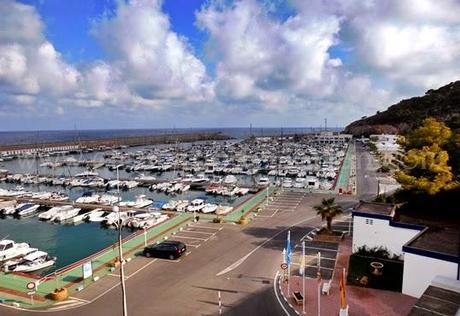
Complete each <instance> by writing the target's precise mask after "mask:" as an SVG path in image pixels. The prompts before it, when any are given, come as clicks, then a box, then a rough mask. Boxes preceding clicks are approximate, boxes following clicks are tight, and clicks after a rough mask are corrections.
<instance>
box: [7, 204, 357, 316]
mask: <svg viewBox="0 0 460 316" xmlns="http://www.w3.org/2000/svg"><path fill="white" fill-rule="evenodd" d="M323 197H324V195H306V196H305V197H304V198H303V199H302V201H301V202H300V204H299V205H298V206H297V208H296V209H295V210H293V211H292V210H291V211H279V212H276V214H275V215H273V216H271V217H270V216H266V217H259V218H256V219H255V220H254V221H253V222H252V223H251V224H250V225H248V226H246V227H241V226H238V225H234V224H223V225H220V226H222V227H223V228H222V230H220V231H218V232H217V233H216V234H215V235H213V236H212V238H210V239H209V240H207V241H206V242H203V243H202V244H201V245H200V246H199V247H198V248H194V247H190V249H191V253H190V254H189V255H187V256H185V257H183V258H181V260H180V261H166V260H155V261H153V260H154V259H148V258H143V257H139V258H136V259H135V260H134V261H133V262H132V263H129V264H128V266H127V270H130V269H131V271H128V273H127V275H128V276H130V275H131V274H132V273H134V274H132V275H131V276H130V277H129V278H128V279H127V281H126V285H127V298H128V299H127V301H128V313H129V315H134V316H141V315H218V294H217V293H218V291H220V292H221V295H222V302H223V309H224V314H225V315H267V316H270V315H285V312H284V311H283V309H282V307H281V306H280V304H279V303H278V300H277V298H276V296H275V294H274V290H273V282H274V275H275V273H276V271H277V270H278V269H279V266H280V263H281V260H282V249H283V247H284V245H285V240H286V236H287V230H291V238H292V241H293V245H295V244H296V243H298V242H299V240H300V238H302V237H303V236H304V235H305V234H306V233H308V232H309V231H310V230H311V229H312V228H313V227H315V226H316V225H318V224H319V223H320V219H319V218H318V217H317V216H316V214H315V212H314V211H313V210H312V208H311V206H312V205H315V204H317V203H318V202H320V200H321V198H323ZM338 199H339V200H347V201H345V202H344V207H349V205H351V204H352V203H355V201H353V199H352V198H350V197H338ZM289 209H292V208H289ZM199 224H200V225H203V226H205V225H211V227H219V226H212V225H217V224H211V223H199ZM187 236H193V234H191V235H187ZM146 264H148V265H146ZM130 265H131V266H135V267H143V269H142V270H140V271H138V272H136V271H132V270H133V268H132V267H131V268H130V267H129V266H130ZM105 278H112V279H113V284H114V288H113V289H112V290H110V291H108V292H107V293H105V294H104V295H102V296H100V297H99V298H98V299H97V300H95V301H93V302H91V303H89V304H86V305H83V306H80V307H78V308H75V309H70V310H61V311H54V312H44V313H43V312H42V313H40V314H42V315H85V316H93V315H113V316H118V315H122V310H121V300H120V290H119V286H116V284H117V283H118V278H117V276H116V275H111V276H110V275H109V276H106V277H105ZM109 281H110V280H109ZM92 286H93V285H92ZM92 286H89V287H88V288H87V289H85V290H84V291H83V292H81V294H82V296H81V297H80V298H82V297H84V298H85V299H88V300H92V299H93V298H92V297H91V292H92V289H91V287H92ZM0 315H2V316H10V315H36V313H33V312H27V311H17V310H13V309H7V308H0Z"/></svg>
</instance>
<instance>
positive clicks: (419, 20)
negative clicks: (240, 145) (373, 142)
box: [0, 0, 460, 130]
mask: <svg viewBox="0 0 460 316" xmlns="http://www.w3.org/2000/svg"><path fill="white" fill-rule="evenodd" d="M414 1H415V0H382V1H378V2H370V3H367V4H366V5H363V2H362V1H358V0H347V1H340V0H326V1H322V0H310V1H303V0H289V1H283V0H226V1H222V0H202V1H201V0H200V1H199V0H164V1H161V0H119V1H115V0H103V1H81V0H80V1H78V0H66V1H62V0H4V1H2V2H1V3H0V14H1V15H2V17H5V18H4V19H2V20H1V21H0V28H1V29H2V32H0V124H1V125H0V126H1V128H0V129H3V130H23V129H62V128H69V127H70V128H72V127H73V126H74V125H78V126H79V127H81V128H114V127H123V128H149V127H152V128H161V127H171V126H177V127H207V126H209V127H219V126H226V127H231V126H248V125H249V124H251V123H252V124H253V126H319V125H320V124H321V123H322V122H323V121H324V118H325V117H327V118H328V121H329V122H330V125H331V126H336V125H338V126H345V125H346V124H348V123H349V122H351V121H353V120H355V119H357V118H359V117H361V116H362V115H372V114H373V113H375V112H376V111H379V110H383V109H385V108H386V107H388V106H389V105H391V104H393V103H395V102H397V101H399V100H400V99H401V98H406V97H410V96H414V95H418V94H423V93H424V92H425V91H426V90H428V89H431V88H436V87H439V86H442V85H444V84H446V83H448V82H450V81H453V80H457V79H458V74H459V73H460V61H459V60H460V49H459V48H460V31H459V30H460V18H459V17H460V4H459V3H458V1H455V0H440V1H434V0H423V1H421V2H417V4H418V5H414V4H415V3H414Z"/></svg>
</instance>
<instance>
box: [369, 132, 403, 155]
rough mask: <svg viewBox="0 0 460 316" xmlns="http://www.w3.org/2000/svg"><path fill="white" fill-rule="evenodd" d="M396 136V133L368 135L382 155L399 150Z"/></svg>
mask: <svg viewBox="0 0 460 316" xmlns="http://www.w3.org/2000/svg"><path fill="white" fill-rule="evenodd" d="M398 138H399V136H398V135H393V134H378V135H377V134H375V135H371V136H370V137H369V139H370V141H372V142H373V143H374V144H375V147H377V151H378V152H379V153H381V154H382V155H384V156H392V155H394V154H396V153H398V152H399V151H400V150H401V146H400V145H399V144H398Z"/></svg>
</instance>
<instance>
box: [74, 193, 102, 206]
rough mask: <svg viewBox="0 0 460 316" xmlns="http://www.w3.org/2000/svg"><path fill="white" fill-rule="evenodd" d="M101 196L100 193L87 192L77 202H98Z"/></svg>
mask: <svg viewBox="0 0 460 316" xmlns="http://www.w3.org/2000/svg"><path fill="white" fill-rule="evenodd" d="M99 199H100V196H99V195H98V194H95V195H92V193H85V194H83V195H82V196H81V197H79V198H78V199H77V200H76V201H75V202H77V203H84V204H94V203H98V202H99Z"/></svg>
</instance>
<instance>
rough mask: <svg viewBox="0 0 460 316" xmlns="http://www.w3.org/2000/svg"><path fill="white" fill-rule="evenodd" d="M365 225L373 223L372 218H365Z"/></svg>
mask: <svg viewBox="0 0 460 316" xmlns="http://www.w3.org/2000/svg"><path fill="white" fill-rule="evenodd" d="M366 225H374V220H373V219H369V218H366Z"/></svg>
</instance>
